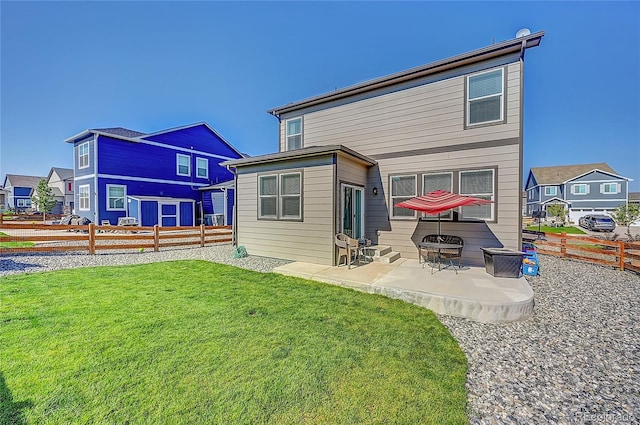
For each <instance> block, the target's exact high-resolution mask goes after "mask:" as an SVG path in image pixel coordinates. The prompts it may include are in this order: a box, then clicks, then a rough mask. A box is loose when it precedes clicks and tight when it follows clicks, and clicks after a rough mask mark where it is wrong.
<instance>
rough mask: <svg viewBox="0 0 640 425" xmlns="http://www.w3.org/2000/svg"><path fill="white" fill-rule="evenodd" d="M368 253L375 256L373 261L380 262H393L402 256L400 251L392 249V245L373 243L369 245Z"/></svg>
mask: <svg viewBox="0 0 640 425" xmlns="http://www.w3.org/2000/svg"><path fill="white" fill-rule="evenodd" d="M367 251H368V255H370V256H371V257H373V261H377V262H379V263H387V264H388V263H393V262H394V261H396V260H397V259H398V258H400V253H399V252H395V251H392V250H391V247H390V246H386V245H372V246H370V247H367Z"/></svg>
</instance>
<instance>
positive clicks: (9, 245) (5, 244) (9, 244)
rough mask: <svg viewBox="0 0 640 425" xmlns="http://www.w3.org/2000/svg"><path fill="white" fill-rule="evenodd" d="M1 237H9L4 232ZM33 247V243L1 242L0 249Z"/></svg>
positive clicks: (0, 233) (0, 234)
mask: <svg viewBox="0 0 640 425" xmlns="http://www.w3.org/2000/svg"><path fill="white" fill-rule="evenodd" d="M0 236H9V235H7V234H6V233H4V232H0ZM33 245H34V243H33V242H0V248H28V247H30V246H33Z"/></svg>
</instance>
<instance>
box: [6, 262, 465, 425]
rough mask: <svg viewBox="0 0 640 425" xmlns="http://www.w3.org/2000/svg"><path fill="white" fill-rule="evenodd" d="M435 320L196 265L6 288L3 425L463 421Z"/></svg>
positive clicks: (358, 297)
mask: <svg viewBox="0 0 640 425" xmlns="http://www.w3.org/2000/svg"><path fill="white" fill-rule="evenodd" d="M466 370H467V364H466V358H465V356H464V354H463V353H462V351H461V350H460V348H459V347H458V345H457V343H456V342H455V340H454V339H453V338H452V336H451V334H450V333H449V332H448V330H447V329H446V328H445V327H444V326H443V325H442V324H441V323H440V322H439V321H438V320H437V318H436V317H435V315H434V314H433V313H432V312H430V311H429V310H426V309H423V308H420V307H417V306H413V305H410V304H406V303H403V302H401V301H398V300H391V299H388V298H385V297H382V296H377V295H369V294H364V293H360V292H356V291H352V290H348V289H345V288H339V287H334V286H330V285H326V284H320V283H317V282H312V281H308V280H304V279H299V278H293V277H285V276H281V275H277V274H265V273H257V272H252V271H248V270H243V269H238V268H234V267H231V266H226V265H220V264H214V263H209V262H205V261H177V262H168V263H157V264H146V265H137V266H125V267H98V268H85V269H75V270H63V271H57V272H48V273H34V274H27V275H15V276H7V277H3V278H0V423H2V424H4V423H18V424H19V423H38V424H59V423H70V424H73V423H131V424H135V423H139V424H143V423H144V424H156V423H157V424H160V423H162V424H164V423H171V424H194V423H240V424H242V423H246V424H267V423H269V424H272V423H275V424H280V423H296V424H298V423H311V424H317V423H340V424H342V423H433V424H442V423H467V416H466V411H465V407H466V390H465V378H466Z"/></svg>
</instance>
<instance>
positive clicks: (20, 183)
mask: <svg viewBox="0 0 640 425" xmlns="http://www.w3.org/2000/svg"><path fill="white" fill-rule="evenodd" d="M42 179H44V177H37V176H23V175H18V174H7V175H6V176H5V178H4V184H3V187H4V190H5V196H6V206H7V209H10V208H11V209H14V210H15V211H17V212H24V211H25V210H28V209H30V208H31V195H32V194H33V191H34V190H35V189H36V188H37V187H38V183H40V180H42Z"/></svg>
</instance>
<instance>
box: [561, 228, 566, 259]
mask: <svg viewBox="0 0 640 425" xmlns="http://www.w3.org/2000/svg"><path fill="white" fill-rule="evenodd" d="M560 254H561V257H564V256H565V255H567V232H562V233H560Z"/></svg>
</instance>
